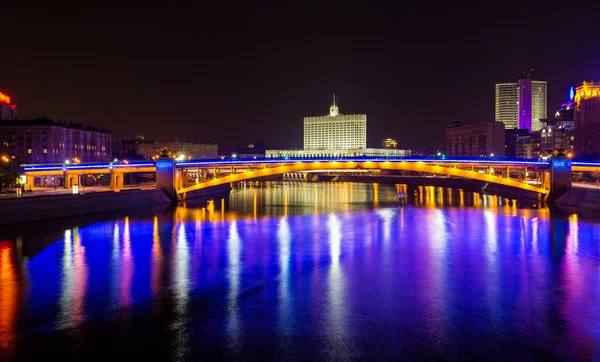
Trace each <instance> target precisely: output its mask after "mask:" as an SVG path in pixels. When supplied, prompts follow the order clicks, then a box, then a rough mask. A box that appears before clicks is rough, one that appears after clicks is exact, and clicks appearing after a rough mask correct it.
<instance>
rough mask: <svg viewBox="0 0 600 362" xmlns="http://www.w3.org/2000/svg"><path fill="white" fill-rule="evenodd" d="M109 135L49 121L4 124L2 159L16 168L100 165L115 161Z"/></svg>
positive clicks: (0, 141)
mask: <svg viewBox="0 0 600 362" xmlns="http://www.w3.org/2000/svg"><path fill="white" fill-rule="evenodd" d="M111 147H112V135H111V133H110V132H109V131H107V130H105V129H103V128H98V127H92V126H88V125H83V124H76V123H72V122H59V121H53V120H51V119H49V118H40V119H28V120H4V121H0V155H7V156H8V157H9V158H10V159H11V160H13V161H14V162H15V164H14V166H15V167H19V166H20V165H22V164H32V163H34V164H35V163H62V162H65V161H66V160H70V161H71V160H75V159H76V160H79V161H80V162H99V161H108V160H110V159H111Z"/></svg>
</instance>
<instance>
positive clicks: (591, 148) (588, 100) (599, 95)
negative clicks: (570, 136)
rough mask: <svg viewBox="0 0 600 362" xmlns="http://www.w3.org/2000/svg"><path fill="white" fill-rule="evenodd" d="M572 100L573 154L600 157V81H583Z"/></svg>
mask: <svg viewBox="0 0 600 362" xmlns="http://www.w3.org/2000/svg"><path fill="white" fill-rule="evenodd" d="M574 101H575V112H574V117H573V118H574V136H575V140H574V142H575V143H574V153H575V156H576V157H578V158H579V157H600V82H583V83H582V84H581V85H579V86H578V87H577V88H576V89H575V97H574Z"/></svg>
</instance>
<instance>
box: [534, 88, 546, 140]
mask: <svg viewBox="0 0 600 362" xmlns="http://www.w3.org/2000/svg"><path fill="white" fill-rule="evenodd" d="M546 88H547V84H546V82H544V81H537V80H532V81H531V130H532V131H539V130H540V129H542V127H543V124H542V122H541V121H540V119H544V118H546V117H548V112H547V108H546V107H547V96H546V93H547V92H546Z"/></svg>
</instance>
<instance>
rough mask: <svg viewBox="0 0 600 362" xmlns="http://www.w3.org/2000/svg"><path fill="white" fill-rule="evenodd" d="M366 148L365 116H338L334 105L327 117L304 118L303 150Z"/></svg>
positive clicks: (337, 110)
mask: <svg viewBox="0 0 600 362" xmlns="http://www.w3.org/2000/svg"><path fill="white" fill-rule="evenodd" d="M358 148H367V115H366V114H340V113H339V109H338V106H337V105H336V104H335V97H334V100H333V105H332V106H331V107H330V109H329V115H328V116H317V117H304V149H305V150H340V149H358Z"/></svg>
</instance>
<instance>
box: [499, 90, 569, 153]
mask: <svg viewBox="0 0 600 362" xmlns="http://www.w3.org/2000/svg"><path fill="white" fill-rule="evenodd" d="M569 93H570V96H569V98H570V100H569V101H567V102H565V103H563V104H562V105H561V107H560V109H559V110H558V111H557V112H556V113H555V114H554V117H550V118H542V119H540V122H541V124H542V128H541V129H540V130H538V131H533V132H528V131H527V130H507V135H506V138H507V145H508V139H509V134H510V132H509V131H516V132H517V135H516V142H515V157H516V158H543V157H548V156H551V155H552V154H553V153H554V152H555V151H561V152H564V153H565V154H567V155H570V156H571V157H572V156H573V154H574V132H573V127H574V107H575V104H574V103H573V98H574V91H573V89H572V88H571V91H570V92H569ZM507 152H508V151H507ZM507 157H509V156H508V154H507Z"/></svg>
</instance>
